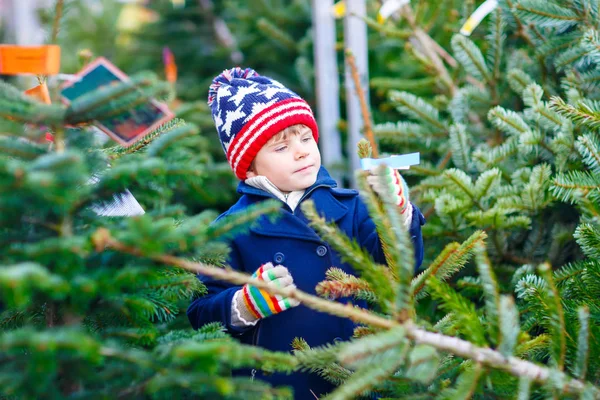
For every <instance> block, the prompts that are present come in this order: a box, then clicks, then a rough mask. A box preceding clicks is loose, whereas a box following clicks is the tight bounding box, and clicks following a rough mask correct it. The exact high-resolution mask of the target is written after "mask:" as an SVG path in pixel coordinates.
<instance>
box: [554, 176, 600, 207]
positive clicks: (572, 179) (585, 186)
mask: <svg viewBox="0 0 600 400" xmlns="http://www.w3.org/2000/svg"><path fill="white" fill-rule="evenodd" d="M599 189H600V176H598V175H596V174H593V173H591V172H589V171H569V172H567V173H562V174H558V175H556V177H555V178H554V180H553V181H552V186H551V187H550V191H551V192H552V194H553V195H554V196H555V197H556V198H558V199H560V200H561V201H564V202H569V203H578V202H580V201H581V199H582V198H583V197H585V196H587V195H588V194H589V193H590V192H592V191H597V190H599Z"/></svg>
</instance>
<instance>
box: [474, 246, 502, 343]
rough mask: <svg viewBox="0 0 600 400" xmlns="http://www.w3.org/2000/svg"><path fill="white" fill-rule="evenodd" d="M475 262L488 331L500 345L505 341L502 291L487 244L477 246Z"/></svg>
mask: <svg viewBox="0 0 600 400" xmlns="http://www.w3.org/2000/svg"><path fill="white" fill-rule="evenodd" d="M475 264H476V265H477V270H478V271H479V276H480V277H481V284H482V288H483V297H484V300H485V309H486V320H487V322H488V332H489V334H490V336H491V338H492V341H493V342H494V343H495V344H496V346H498V344H500V343H502V341H503V337H502V330H501V329H500V293H499V291H498V282H497V281H496V277H495V275H494V272H493V271H492V267H491V265H490V260H489V258H488V256H487V253H486V248H485V245H484V244H483V243H481V242H479V243H477V245H476V246H475Z"/></svg>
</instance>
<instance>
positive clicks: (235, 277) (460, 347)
mask: <svg viewBox="0 0 600 400" xmlns="http://www.w3.org/2000/svg"><path fill="white" fill-rule="evenodd" d="M92 242H93V244H94V245H95V246H96V249H97V251H102V250H104V249H113V250H116V251H120V252H123V253H127V254H131V255H135V256H138V257H144V256H145V254H144V253H143V252H142V251H141V250H140V249H138V248H136V247H133V246H127V245H125V244H123V243H121V242H119V241H118V240H115V239H114V238H113V237H112V236H111V234H110V231H108V230H107V229H105V228H100V229H98V230H97V231H96V233H95V234H94V236H93V238H92ZM150 258H151V259H153V260H154V261H157V262H160V263H163V264H166V265H170V266H175V267H178V268H182V269H185V270H187V271H190V272H192V273H195V274H201V275H205V276H210V277H212V278H215V279H219V280H223V281H226V282H229V283H233V284H237V285H244V284H250V285H253V286H255V287H258V288H260V289H264V290H266V291H267V292H269V293H271V294H274V295H281V296H285V297H289V298H292V299H295V300H298V301H299V302H301V303H302V304H304V305H305V306H307V307H310V308H312V309H315V310H318V311H322V312H326V313H329V314H332V315H336V316H339V317H344V318H350V319H352V320H354V321H356V322H360V323H364V324H367V325H371V326H374V327H377V328H382V329H391V328H394V327H397V326H400V325H402V326H403V327H404V328H405V329H406V337H407V338H408V339H410V340H412V341H414V342H415V343H416V344H426V345H430V346H431V347H433V348H435V349H437V350H438V351H442V352H448V353H451V354H455V355H456V356H459V357H463V358H467V359H471V360H473V362H477V363H480V364H481V365H483V366H488V367H492V368H495V369H499V370H502V371H505V372H507V373H510V374H511V375H514V376H516V377H525V378H527V379H530V380H531V381H534V382H537V383H541V384H543V383H545V382H547V381H548V380H549V379H550V378H551V375H553V376H554V374H558V375H557V376H560V377H562V378H563V381H564V391H565V392H566V393H576V394H577V393H582V392H584V391H585V390H586V389H587V390H591V391H592V393H593V396H594V397H595V398H598V399H600V389H599V388H597V387H595V386H593V385H588V384H586V382H584V381H581V380H578V379H572V378H571V377H569V376H567V375H566V374H564V373H563V372H561V371H556V370H553V369H551V368H548V367H544V366H540V365H537V364H534V363H532V362H529V361H524V360H521V359H519V358H516V357H505V356H503V355H502V354H501V353H500V352H498V351H495V350H492V349H489V348H485V347H479V346H476V345H474V344H473V343H471V342H469V341H466V340H463V339H459V338H456V337H451V336H446V335H442V334H439V333H434V332H428V331H426V330H424V329H422V328H420V327H418V326H416V325H415V324H414V323H413V322H411V321H410V320H407V321H405V322H404V323H402V324H400V323H398V322H396V321H394V320H391V319H386V318H383V317H380V316H378V315H376V314H374V313H372V312H369V311H365V310H360V309H357V308H355V307H352V306H350V305H347V304H339V303H335V302H331V301H328V300H324V299H321V298H319V297H317V296H313V295H310V294H308V293H305V292H301V291H299V290H297V289H294V288H289V287H288V288H284V289H281V288H278V287H276V286H272V285H268V284H267V283H266V282H264V281H260V280H258V279H254V278H252V277H251V276H250V275H248V274H243V273H240V272H236V271H233V270H227V269H222V268H216V267H213V266H209V265H207V264H203V263H197V262H191V261H188V260H185V259H182V258H179V257H174V256H170V255H167V254H162V255H154V256H151V257H150ZM588 388H591V389H588Z"/></svg>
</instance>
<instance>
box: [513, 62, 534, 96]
mask: <svg viewBox="0 0 600 400" xmlns="http://www.w3.org/2000/svg"><path fill="white" fill-rule="evenodd" d="M507 81H508V84H509V86H510V88H511V89H512V90H513V91H514V92H515V93H517V94H519V95H521V94H522V93H523V90H525V88H526V87H527V86H529V85H530V84H532V83H534V81H533V78H532V77H531V76H529V75H528V74H527V73H526V72H525V71H523V70H521V69H518V68H513V69H511V70H510V71H508V75H507Z"/></svg>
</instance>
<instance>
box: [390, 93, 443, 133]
mask: <svg viewBox="0 0 600 400" xmlns="http://www.w3.org/2000/svg"><path fill="white" fill-rule="evenodd" d="M389 96H390V100H391V101H392V102H393V103H396V104H397V108H398V111H400V112H401V113H403V114H406V115H408V116H409V117H412V118H414V119H416V120H418V121H421V122H423V123H425V124H427V125H431V126H433V127H435V128H437V129H439V130H440V131H443V132H446V130H447V127H446V124H445V123H444V122H442V121H441V120H440V116H439V114H440V112H439V110H438V109H437V108H435V107H434V106H432V105H431V104H429V103H427V102H426V101H425V100H423V99H422V98H420V97H417V96H415V95H414V94H412V93H408V92H398V91H396V90H393V91H391V92H390V95H389Z"/></svg>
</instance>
